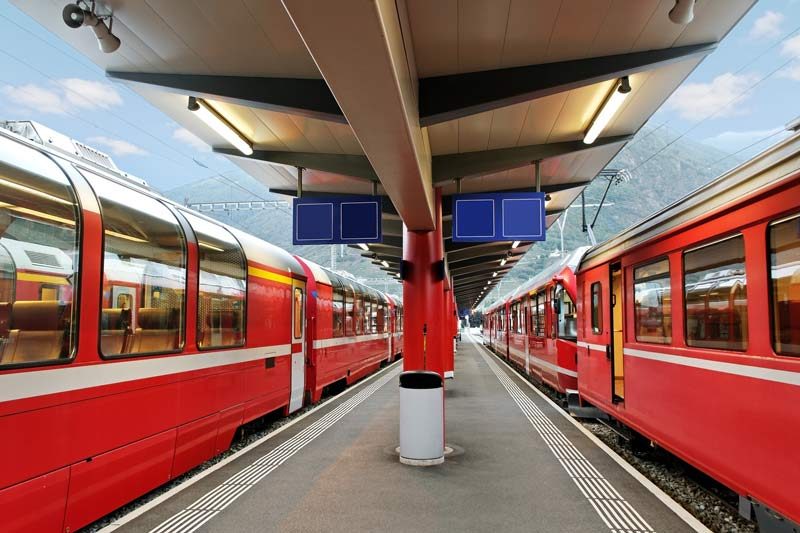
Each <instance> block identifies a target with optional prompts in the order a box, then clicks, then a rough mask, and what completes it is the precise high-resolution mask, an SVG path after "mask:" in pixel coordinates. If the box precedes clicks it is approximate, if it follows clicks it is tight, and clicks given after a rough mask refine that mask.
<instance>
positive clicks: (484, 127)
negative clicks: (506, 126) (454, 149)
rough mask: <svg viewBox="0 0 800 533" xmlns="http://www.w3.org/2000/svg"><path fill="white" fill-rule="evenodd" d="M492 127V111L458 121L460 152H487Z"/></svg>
mask: <svg viewBox="0 0 800 533" xmlns="http://www.w3.org/2000/svg"><path fill="white" fill-rule="evenodd" d="M491 126H492V112H491V111H487V112H486V113H478V114H477V115H472V116H470V117H466V118H460V119H458V152H459V153H464V152H477V151H479V150H486V147H487V146H488V145H489V131H490V129H491Z"/></svg>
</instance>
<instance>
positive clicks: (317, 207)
mask: <svg viewBox="0 0 800 533" xmlns="http://www.w3.org/2000/svg"><path fill="white" fill-rule="evenodd" d="M293 225H294V227H293V228H292V244H354V243H359V242H363V243H369V242H382V241H383V233H382V231H381V197H380V196H309V197H304V198H295V199H294V224H293Z"/></svg>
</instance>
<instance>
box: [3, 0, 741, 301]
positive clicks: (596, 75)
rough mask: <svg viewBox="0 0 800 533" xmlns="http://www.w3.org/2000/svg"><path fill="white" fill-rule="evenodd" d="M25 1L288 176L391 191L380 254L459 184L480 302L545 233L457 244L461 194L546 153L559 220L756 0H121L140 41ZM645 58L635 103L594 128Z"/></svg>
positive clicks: (316, 184) (120, 15) (264, 168)
mask: <svg viewBox="0 0 800 533" xmlns="http://www.w3.org/2000/svg"><path fill="white" fill-rule="evenodd" d="M12 1H13V3H14V4H16V5H17V6H18V7H19V8H20V9H22V10H23V11H24V12H26V13H28V14H29V15H30V16H32V17H33V18H34V19H35V20H37V21H38V22H39V23H41V24H42V25H44V26H45V27H46V28H48V29H49V30H51V31H52V32H54V33H55V34H57V35H59V36H60V37H61V38H63V39H64V40H65V41H66V42H68V43H69V44H71V45H72V46H74V47H75V48H77V49H78V50H79V51H80V52H81V53H83V54H85V55H86V56H87V57H88V58H89V59H90V60H92V61H93V62H95V63H96V64H97V65H99V66H100V67H102V68H103V69H105V71H106V72H107V75H108V76H109V78H111V79H112V80H118V81H121V82H123V83H126V84H129V85H130V87H131V88H132V89H133V90H135V91H136V92H137V93H139V94H140V95H142V96H143V97H144V98H145V99H146V100H148V101H149V102H150V103H152V104H153V105H154V106H155V107H157V108H158V109H160V110H161V111H163V112H164V113H166V114H167V115H169V116H170V117H172V118H173V119H174V120H175V121H176V122H178V123H179V124H180V125H181V126H183V127H185V128H186V129H188V130H189V131H190V132H192V133H194V134H195V135H196V136H198V137H199V138H201V139H203V140H204V141H206V142H207V143H209V144H210V145H211V146H213V147H214V150H215V151H217V152H219V153H222V154H225V155H226V156H228V157H229V158H230V159H231V160H232V161H233V162H234V163H235V164H237V165H238V166H239V167H241V168H242V169H243V170H244V171H245V172H247V173H249V174H250V175H251V176H253V177H254V178H256V179H258V180H260V181H261V182H262V183H264V184H265V185H267V186H268V187H269V188H270V189H271V190H272V191H274V192H278V193H282V194H287V195H295V194H296V191H297V171H296V170H295V168H294V167H302V168H303V169H305V170H304V173H303V184H302V188H303V194H308V195H312V194H342V193H344V194H350V193H355V194H372V193H373V192H377V194H380V195H385V196H387V197H388V199H387V200H386V201H384V213H383V231H384V242H383V244H374V245H370V246H369V250H368V251H363V252H362V253H363V255H364V256H365V257H367V258H369V259H371V260H373V261H374V262H375V263H376V264H380V265H382V263H381V262H382V261H385V262H386V264H388V265H389V266H388V267H385V266H383V265H382V268H384V269H385V270H387V271H388V272H389V273H396V272H398V270H399V265H400V261H401V257H402V234H403V228H402V224H403V223H405V224H406V225H407V226H408V228H409V229H411V230H420V231H422V230H429V229H432V228H433V225H434V213H435V193H434V188H435V187H441V188H442V194H443V196H444V200H443V233H444V239H445V252H446V261H447V267H448V270H449V272H450V274H451V275H452V279H453V287H454V290H455V295H456V300H457V302H458V304H459V306H460V307H472V306H473V305H474V304H475V303H476V301H477V300H478V299H479V298H480V295H481V292H482V291H483V290H484V288H485V287H486V286H487V283H488V282H489V281H492V282H496V281H499V280H500V279H501V278H502V277H503V275H504V274H506V273H507V272H508V271H509V270H510V269H511V268H512V267H513V266H514V265H515V264H516V262H517V261H518V260H519V259H520V258H521V257H522V255H523V254H524V253H525V252H526V251H527V250H528V249H529V248H530V246H531V243H527V242H523V243H520V244H518V245H517V246H516V247H514V248H512V244H513V243H511V242H498V243H490V244H474V243H470V244H454V243H452V241H451V238H450V236H451V227H452V224H451V222H452V214H451V202H450V201H449V200H448V198H449V196H450V195H452V194H453V193H455V192H456V191H457V189H459V188H460V190H461V191H462V192H464V193H468V192H483V191H505V190H519V191H532V190H535V186H536V183H535V180H536V176H535V171H534V168H535V166H536V165H535V163H534V162H536V161H539V162H540V163H539V168H540V176H541V181H540V186H541V191H543V192H545V193H547V194H549V198H550V200H549V201H548V202H547V217H546V221H547V225H548V227H549V226H550V225H552V224H553V223H554V222H555V220H556V219H557V217H558V216H559V214H561V213H563V212H564V209H566V208H567V207H568V206H569V205H570V204H571V203H572V202H573V201H574V200H575V199H576V198H577V197H578V196H579V195H580V193H581V191H582V190H583V189H584V188H585V187H586V186H587V185H588V184H589V183H590V182H591V180H592V179H594V178H595V177H596V176H597V175H598V173H599V172H600V171H601V170H602V169H603V168H604V167H605V166H606V165H607V164H608V163H609V161H611V159H612V158H613V157H614V156H615V154H617V152H619V150H621V149H622V147H623V146H624V145H625V143H626V142H628V141H629V140H630V139H631V137H632V136H633V135H634V134H635V133H636V132H637V131H638V130H639V129H640V128H641V127H642V126H643V125H644V124H645V122H646V121H647V120H648V119H649V118H650V116H651V115H652V114H653V113H654V112H655V111H656V110H657V109H658V108H659V106H661V104H663V103H664V101H665V100H666V99H667V98H668V97H669V96H670V95H671V94H672V93H673V92H674V91H675V89H676V88H677V87H678V86H679V85H680V84H681V82H682V81H683V80H684V79H685V78H686V77H687V76H688V75H689V73H690V72H692V70H693V69H694V68H695V67H696V66H697V65H698V64H699V62H700V61H702V60H703V58H704V57H706V56H707V55H708V54H709V53H711V52H712V51H713V50H714V48H715V47H716V45H717V43H718V42H719V41H720V40H721V39H722V38H723V37H724V36H725V35H726V34H727V32H728V31H730V29H731V28H732V27H733V26H734V25H735V24H736V23H737V22H738V21H739V19H740V18H741V17H742V16H743V15H744V14H745V13H746V12H747V11H748V10H749V9H750V7H752V4H753V3H754V0H702V1H699V2H697V4H696V6H695V15H694V20H693V21H692V22H691V23H689V24H686V25H682V24H676V23H673V22H672V21H670V19H669V16H668V13H669V11H670V10H671V9H672V8H673V7H674V6H675V1H674V0H563V1H554V0H461V1H458V0H436V1H431V0H395V1H391V0H373V1H365V0H337V1H318V2H312V1H307V0H284V1H283V2H281V1H279V0H238V1H222V0H216V1H214V0H203V1H196V2H175V1H173V0H148V1H146V2H145V1H141V0H113V1H109V2H107V5H109V6H110V7H111V8H113V11H114V22H113V32H114V34H115V35H117V36H118V37H119V38H120V39H121V40H122V46H121V47H120V48H119V49H118V50H117V51H116V52H113V53H110V54H105V53H102V52H100V51H99V49H98V45H97V41H96V39H95V37H94V34H93V33H92V32H91V31H89V30H88V29H78V30H73V29H70V28H68V27H67V26H66V25H65V24H64V23H63V21H62V18H61V10H62V8H63V7H64V3H65V2H64V0H61V1H54V0H12ZM625 76H627V77H628V80H629V83H630V87H631V92H630V94H629V96H628V97H627V98H626V99H625V101H624V103H623V106H622V107H621V108H620V110H619V112H618V113H617V114H616V115H615V116H614V117H613V119H612V120H611V122H610V123H609V124H608V126H607V127H606V128H605V129H604V130H603V131H602V133H601V134H600V136H599V137H598V138H597V140H596V141H594V143H592V144H584V142H583V138H584V133H585V132H586V130H587V128H588V127H589V126H590V124H591V122H592V120H593V118H594V117H595V116H596V115H597V113H598V111H599V109H600V108H601V106H603V104H604V102H605V101H606V99H607V98H608V96H609V94H610V92H611V91H613V90H614V88H615V87H616V86H617V84H618V83H619V80H620V79H622V78H623V77H625ZM189 96H194V97H198V98H202V99H205V100H206V101H207V102H208V103H209V104H210V105H211V106H213V108H214V109H215V110H216V111H217V112H218V113H219V114H220V115H221V116H222V117H224V118H225V120H227V121H228V122H229V123H230V124H231V125H232V126H233V127H234V128H235V129H237V130H238V131H239V132H241V134H242V135H243V136H244V137H245V138H246V139H247V140H249V141H250V142H251V143H252V147H253V153H252V154H251V155H244V154H243V153H242V152H240V151H238V150H236V149H235V148H233V147H232V146H231V145H230V144H228V142H226V141H225V139H224V138H223V137H221V136H219V135H218V134H217V133H215V132H214V131H213V130H211V129H210V128H209V127H208V126H207V125H206V124H204V123H203V122H202V121H201V120H200V119H199V118H198V117H197V114H196V113H193V112H192V111H190V110H189V109H188V97H189ZM457 182H458V184H457ZM209 200H211V199H209ZM501 263H502V265H501ZM495 272H496V273H497V276H495V277H493V274H494V273H495Z"/></svg>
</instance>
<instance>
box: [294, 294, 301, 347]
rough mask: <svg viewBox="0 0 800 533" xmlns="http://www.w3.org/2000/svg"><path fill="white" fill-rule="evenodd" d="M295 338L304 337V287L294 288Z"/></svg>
mask: <svg viewBox="0 0 800 533" xmlns="http://www.w3.org/2000/svg"><path fill="white" fill-rule="evenodd" d="M294 338H295V339H302V338H303V289H301V288H300V287H295V288H294Z"/></svg>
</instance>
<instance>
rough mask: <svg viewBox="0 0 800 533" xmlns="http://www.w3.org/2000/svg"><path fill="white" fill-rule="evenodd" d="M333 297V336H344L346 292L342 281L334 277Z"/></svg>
mask: <svg viewBox="0 0 800 533" xmlns="http://www.w3.org/2000/svg"><path fill="white" fill-rule="evenodd" d="M331 281H332V282H333V299H332V302H331V307H332V308H331V315H332V317H333V336H334V337H344V313H345V312H344V300H345V297H344V293H345V288H344V285H342V282H341V281H339V280H337V279H333V280H331Z"/></svg>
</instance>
